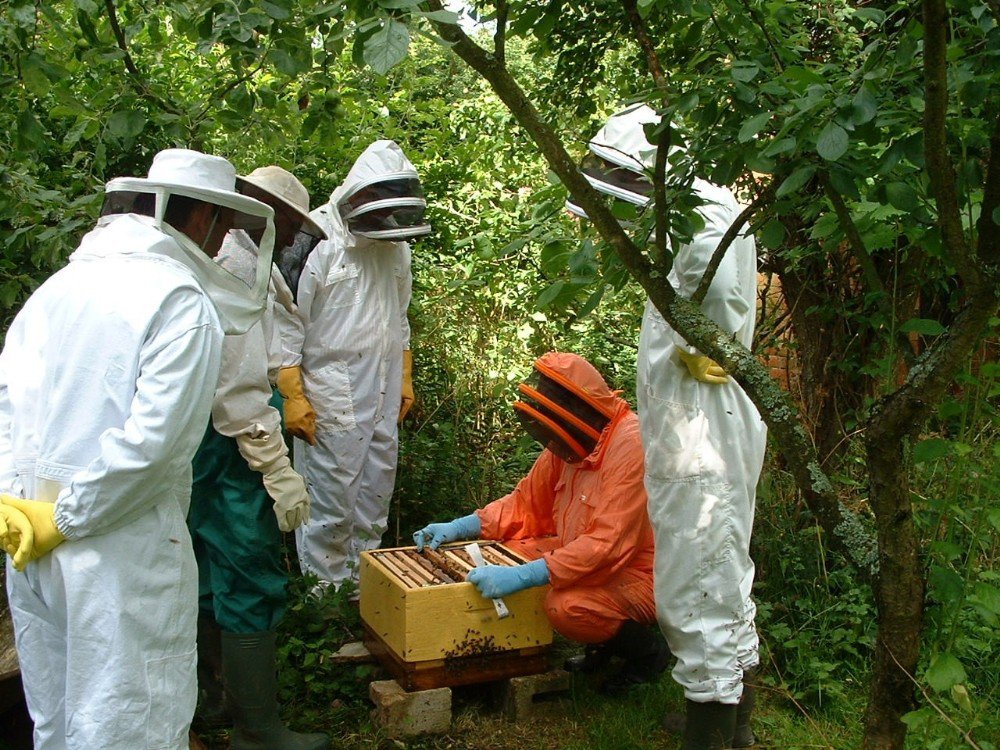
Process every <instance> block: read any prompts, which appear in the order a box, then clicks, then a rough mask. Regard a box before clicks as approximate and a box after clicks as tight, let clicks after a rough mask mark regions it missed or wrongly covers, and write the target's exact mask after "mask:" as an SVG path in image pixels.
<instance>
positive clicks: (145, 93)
mask: <svg viewBox="0 0 1000 750" xmlns="http://www.w3.org/2000/svg"><path fill="white" fill-rule="evenodd" d="M104 7H105V8H106V9H107V11H108V23H109V24H110V26H111V33H112V34H114V37H115V42H117V44H118V48H119V49H120V50H121V51H122V53H123V57H122V61H123V62H124V63H125V70H127V71H128V73H129V75H128V79H129V80H130V81H131V82H132V84H133V86H134V87H135V89H136V91H138V93H139V95H140V96H142V97H144V98H146V99H148V100H149V101H150V102H152V103H153V104H155V105H156V106H157V107H159V108H160V109H162V110H163V111H165V112H170V113H172V114H175V115H180V114H183V112H181V110H179V109H177V107H175V106H174V105H172V104H171V103H170V102H168V101H166V100H164V99H161V98H160V97H159V96H157V95H156V94H154V93H153V91H152V89H150V88H149V84H147V83H146V81H145V79H144V78H143V76H142V73H140V72H139V68H138V66H137V65H136V64H135V60H133V59H132V54H131V53H130V52H129V49H128V42H127V40H126V39H125V32H123V31H122V27H121V26H120V25H119V24H118V14H117V12H116V11H115V3H114V0H104Z"/></svg>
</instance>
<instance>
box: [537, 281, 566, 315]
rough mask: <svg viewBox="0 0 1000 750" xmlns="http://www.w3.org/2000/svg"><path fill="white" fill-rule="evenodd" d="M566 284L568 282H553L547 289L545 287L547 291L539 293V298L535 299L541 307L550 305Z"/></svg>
mask: <svg viewBox="0 0 1000 750" xmlns="http://www.w3.org/2000/svg"><path fill="white" fill-rule="evenodd" d="M564 286H566V284H565V282H563V281H555V282H553V283H552V284H551V285H550V286H549V287H548V288H547V289H545V291H543V292H542V293H541V294H539V295H538V299H537V300H535V304H536V305H537V306H538V307H539V308H541V309H544V308H546V307H548V306H549V305H551V304H552V302H553V300H555V298H556V297H558V296H559V293H560V292H562V290H563V287H564Z"/></svg>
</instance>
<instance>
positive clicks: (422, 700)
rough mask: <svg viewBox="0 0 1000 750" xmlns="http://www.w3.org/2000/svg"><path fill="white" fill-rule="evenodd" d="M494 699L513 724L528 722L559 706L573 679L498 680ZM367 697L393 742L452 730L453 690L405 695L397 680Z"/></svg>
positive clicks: (555, 675)
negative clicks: (373, 705) (558, 703)
mask: <svg viewBox="0 0 1000 750" xmlns="http://www.w3.org/2000/svg"><path fill="white" fill-rule="evenodd" d="M495 684H496V690H495V691H494V695H495V696H496V698H497V699H498V701H499V702H502V706H503V715H504V716H505V717H506V718H507V719H508V720H509V721H513V722H521V721H528V720H530V719H533V718H535V717H537V716H538V715H539V714H542V713H544V712H545V711H546V709H550V708H551V707H553V706H554V705H556V702H555V701H556V700H558V699H560V698H562V697H564V696H565V695H566V694H567V693H568V692H569V689H570V675H569V673H568V672H566V671H564V670H562V669H553V670H550V671H548V672H542V673H541V674H532V675H524V676H521V677H511V678H508V679H505V680H499V681H497V682H496V683H495ZM368 696H369V697H370V698H371V700H372V703H374V704H375V710H374V711H373V712H372V718H373V719H374V720H375V723H376V724H377V725H378V726H380V727H381V728H382V730H383V731H384V732H385V734H386V736H388V737H390V738H394V739H399V738H403V737H412V736H415V735H419V734H443V733H445V732H447V731H448V729H449V728H450V727H451V713H452V712H451V707H452V690H451V688H448V687H439V688H431V689H428V690H412V691H406V690H404V689H403V688H402V686H400V684H399V683H398V682H397V681H396V680H379V681H376V682H373V683H371V685H370V686H369V689H368Z"/></svg>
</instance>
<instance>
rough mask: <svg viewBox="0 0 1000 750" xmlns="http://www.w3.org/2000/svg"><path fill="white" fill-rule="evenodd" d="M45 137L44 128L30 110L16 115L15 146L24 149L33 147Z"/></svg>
mask: <svg viewBox="0 0 1000 750" xmlns="http://www.w3.org/2000/svg"><path fill="white" fill-rule="evenodd" d="M43 138H45V130H44V129H43V128H42V124H41V123H40V122H38V119H37V118H36V117H35V116H34V115H33V114H32V113H31V111H30V110H27V109H26V110H24V111H23V112H22V113H21V114H19V115H18V116H17V146H18V148H21V149H24V150H31V149H33V148H34V147H35V146H36V145H37V144H38V143H40V142H41V141H42V139H43Z"/></svg>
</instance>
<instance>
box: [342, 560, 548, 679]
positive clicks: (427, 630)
mask: <svg viewBox="0 0 1000 750" xmlns="http://www.w3.org/2000/svg"><path fill="white" fill-rule="evenodd" d="M480 546H481V547H483V548H484V550H485V551H486V552H487V554H489V553H490V552H500V551H502V553H503V554H504V555H505V556H507V557H510V558H514V559H515V560H516V561H522V559H521V558H520V557H519V556H517V555H516V554H515V553H513V552H511V551H510V550H507V549H506V548H504V547H502V545H500V544H499V543H498V542H482V543H480ZM461 549H462V545H446V546H445V547H442V550H448V551H451V552H459V551H461ZM399 552H402V553H404V554H406V555H411V556H412V555H413V554H414V553H415V552H416V548H415V547H397V548H393V549H383V550H373V551H370V552H365V553H363V554H362V556H361V619H362V620H363V621H364V623H365V624H366V625H367V626H368V628H370V629H371V631H372V632H373V633H375V634H376V635H377V636H378V637H379V638H380V639H381V640H382V641H383V642H384V643H385V645H386V646H387V647H388V648H389V649H391V650H392V651H393V652H394V653H395V654H396V656H397V657H399V658H400V659H401V660H402V661H404V662H410V663H412V662H426V661H434V660H440V659H450V658H452V657H463V656H475V655H480V654H487V653H500V652H503V651H515V650H517V649H536V648H538V647H541V646H547V645H549V644H551V643H552V628H551V626H550V625H549V621H548V618H547V617H546V616H545V607H544V603H545V595H546V593H547V591H548V586H538V587H535V588H530V589H526V590H524V591H519V592H517V593H516V594H512V595H510V596H507V597H504V603H505V604H506V605H507V608H508V609H509V610H510V615H509V616H508V617H505V618H503V619H501V618H500V617H499V616H498V615H497V613H496V610H495V608H494V605H493V602H492V601H491V600H489V599H485V598H483V597H482V596H481V595H480V593H479V591H478V590H477V589H476V587H475V586H473V585H472V584H471V583H466V582H464V581H463V582H457V583H431V582H427V581H426V580H424V581H423V582H422V585H418V584H421V581H420V579H419V577H418V575H415V574H413V573H412V572H411V574H410V576H409V580H408V579H406V578H404V577H402V576H400V575H399V572H400V569H401V568H402V565H401V564H400V562H399V560H400V558H399V557H398V556H394V555H393V553H399ZM492 557H493V560H496V559H498V558H497V557H496V556H495V555H493V556H492ZM487 562H492V560H491V559H490V557H488V558H487ZM512 564H516V563H514V562H512ZM404 572H405V571H404ZM429 577H433V576H429ZM424 578H425V579H426V578H428V576H425V577H424Z"/></svg>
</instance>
